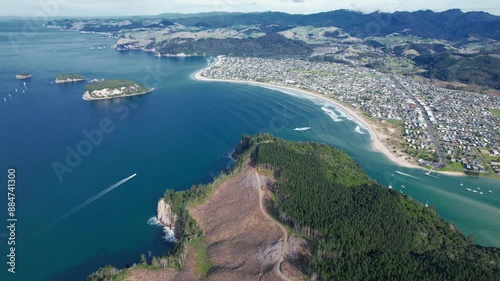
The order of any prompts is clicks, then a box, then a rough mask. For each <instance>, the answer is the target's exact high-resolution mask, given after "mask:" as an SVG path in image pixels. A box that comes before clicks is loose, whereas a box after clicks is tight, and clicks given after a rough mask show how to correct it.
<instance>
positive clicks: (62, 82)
mask: <svg viewBox="0 0 500 281" xmlns="http://www.w3.org/2000/svg"><path fill="white" fill-rule="evenodd" d="M82 81H85V78H82V79H66V80H59V79H56V80H55V83H56V84H67V83H76V82H82Z"/></svg>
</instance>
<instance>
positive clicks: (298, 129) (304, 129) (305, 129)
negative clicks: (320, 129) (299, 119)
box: [293, 127, 311, 131]
mask: <svg viewBox="0 0 500 281" xmlns="http://www.w3.org/2000/svg"><path fill="white" fill-rule="evenodd" d="M310 129H311V127H302V128H295V129H293V130H294V131H307V130H310Z"/></svg>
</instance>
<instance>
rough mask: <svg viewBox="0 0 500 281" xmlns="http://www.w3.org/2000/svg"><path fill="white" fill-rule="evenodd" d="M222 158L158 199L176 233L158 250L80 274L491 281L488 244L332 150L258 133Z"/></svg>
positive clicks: (493, 261)
mask: <svg viewBox="0 0 500 281" xmlns="http://www.w3.org/2000/svg"><path fill="white" fill-rule="evenodd" d="M234 155H235V156H237V158H238V160H237V163H236V164H235V166H234V167H233V169H232V170H231V171H229V172H225V173H222V174H221V175H220V176H219V177H218V178H216V179H215V180H214V181H213V182H212V183H210V184H208V185H195V186H193V187H192V188H191V189H189V190H186V191H179V192H176V191H174V190H167V192H165V194H164V196H163V198H161V199H160V201H159V203H158V215H157V220H158V221H159V222H160V223H161V224H162V225H163V226H164V227H166V228H168V230H169V231H170V232H173V233H174V235H175V238H176V242H175V247H174V248H173V249H172V250H171V251H170V252H169V253H168V254H167V255H166V256H157V257H150V258H146V256H145V255H143V256H142V257H141V262H140V264H134V265H133V266H132V267H130V268H126V269H117V268H114V267H113V266H106V267H103V268H101V269H100V270H98V271H97V272H95V273H93V274H91V275H90V276H89V277H88V278H87V279H86V280H87V281H104V280H126V281H132V280H152V281H154V280H162V281H168V280H499V279H498V276H499V273H500V259H499V257H500V249H499V248H494V247H482V246H479V245H477V244H475V242H474V238H473V237H472V236H469V237H465V236H464V235H463V234H462V233H461V232H460V230H458V229H457V228H456V227H455V226H454V225H453V224H452V223H449V222H446V221H444V220H443V219H442V218H440V217H439V216H438V214H437V213H436V211H435V209H434V207H433V206H428V205H427V204H426V205H424V204H421V203H418V202H416V201H414V200H413V199H412V198H411V197H410V196H408V195H403V194H401V193H400V192H398V191H396V190H393V189H388V188H385V187H383V186H381V185H379V184H378V183H376V182H375V181H373V180H371V179H370V178H368V176H367V175H366V174H365V172H364V171H363V169H362V168H361V167H360V166H359V165H358V164H357V163H356V162H355V161H354V160H353V159H351V158H350V157H349V156H348V155H347V154H345V153H344V152H342V151H341V150H339V149H336V148H334V147H332V146H329V145H323V144H318V143H313V142H307V143H297V142H291V141H285V140H282V139H279V138H276V137H274V136H272V135H269V134H261V135H255V136H244V137H243V138H242V139H241V141H240V144H239V145H238V146H237V148H236V149H235V153H234ZM166 232H167V231H166Z"/></svg>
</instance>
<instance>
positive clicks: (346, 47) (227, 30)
mask: <svg viewBox="0 0 500 281" xmlns="http://www.w3.org/2000/svg"><path fill="white" fill-rule="evenodd" d="M47 26H49V27H54V28H60V29H64V30H74V31H80V32H99V33H111V34H113V36H115V37H116V38H120V40H118V42H117V44H116V48H117V50H120V51H131V50H143V51H148V52H152V53H154V54H155V55H158V56H185V55H188V56H196V55H232V56H254V57H280V56H288V57H289V56H294V57H303V58H307V57H310V56H318V55H319V56H322V57H320V58H319V60H320V61H333V62H346V61H347V62H349V63H353V64H354V65H364V66H368V67H373V68H376V69H378V70H380V71H382V72H391V73H398V74H403V75H422V76H425V77H427V78H430V79H438V80H443V81H447V82H452V84H450V85H448V86H450V87H462V86H461V84H457V83H454V82H461V83H465V84H469V85H475V86H474V87H476V86H478V87H479V90H480V91H483V90H484V87H488V88H494V89H497V90H500V55H499V54H500V42H499V41H500V16H495V15H491V14H488V13H485V12H467V13H464V12H462V11H460V10H458V9H454V10H448V11H444V12H433V11H429V10H427V11H417V12H395V13H381V12H374V13H369V14H364V13H360V12H356V11H349V10H337V11H330V12H324V13H317V14H310V15H292V14H286V13H280V12H263V13H225V12H210V13H200V14H176V13H170V14H161V15H158V16H146V17H129V18H124V17H119V18H118V17H115V18H107V19H106V18H94V19H59V20H53V21H50V22H49V23H48V24H47ZM393 58H396V60H397V62H396V63H394V60H393ZM315 59H317V58H315Z"/></svg>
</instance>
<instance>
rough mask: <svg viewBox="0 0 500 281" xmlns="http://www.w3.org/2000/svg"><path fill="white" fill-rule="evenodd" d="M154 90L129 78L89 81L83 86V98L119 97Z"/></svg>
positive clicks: (142, 93)
mask: <svg viewBox="0 0 500 281" xmlns="http://www.w3.org/2000/svg"><path fill="white" fill-rule="evenodd" d="M152 91H154V88H151V89H150V88H146V87H144V86H143V85H141V84H139V83H137V82H134V81H129V80H102V81H98V82H95V83H90V84H89V85H87V87H86V88H85V92H84V94H83V99H84V100H104V99H114V98H121V97H129V96H137V95H144V94H147V93H150V92H152Z"/></svg>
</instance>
